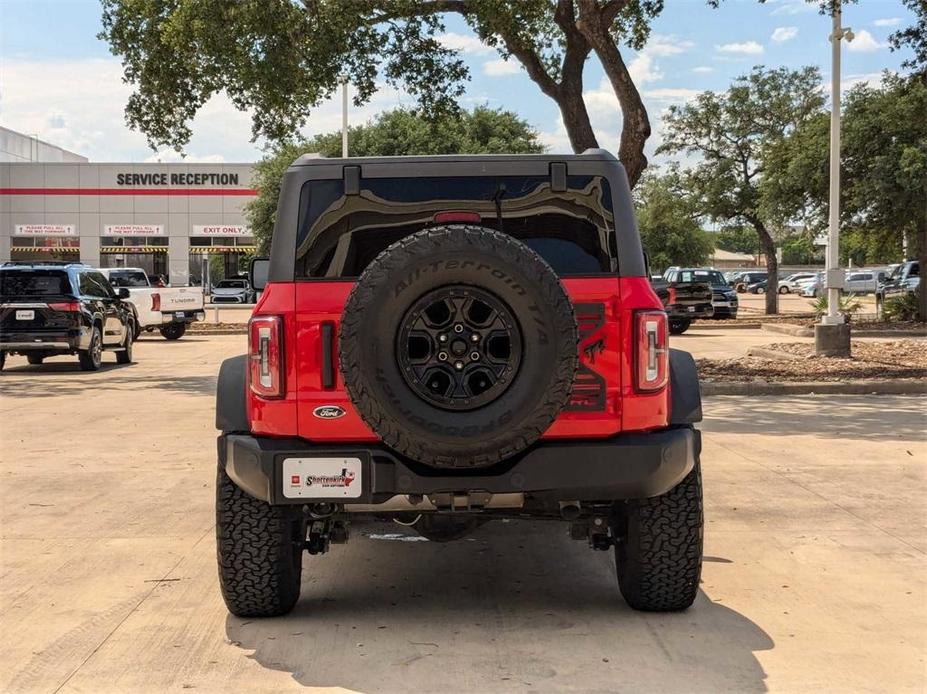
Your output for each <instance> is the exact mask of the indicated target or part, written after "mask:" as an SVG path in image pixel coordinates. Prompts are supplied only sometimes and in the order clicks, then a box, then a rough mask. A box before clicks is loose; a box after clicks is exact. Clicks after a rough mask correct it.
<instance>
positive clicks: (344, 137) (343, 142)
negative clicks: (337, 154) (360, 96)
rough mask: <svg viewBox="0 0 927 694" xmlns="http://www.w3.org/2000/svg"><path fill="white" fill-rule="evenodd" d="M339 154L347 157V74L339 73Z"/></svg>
mask: <svg viewBox="0 0 927 694" xmlns="http://www.w3.org/2000/svg"><path fill="white" fill-rule="evenodd" d="M341 156H342V157H344V158H345V159H347V158H348V76H347V75H341Z"/></svg>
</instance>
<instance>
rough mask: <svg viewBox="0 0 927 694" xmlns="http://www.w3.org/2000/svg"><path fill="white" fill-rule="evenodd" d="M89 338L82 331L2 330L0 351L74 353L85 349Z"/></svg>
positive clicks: (75, 329)
mask: <svg viewBox="0 0 927 694" xmlns="http://www.w3.org/2000/svg"><path fill="white" fill-rule="evenodd" d="M89 343H90V339H89V336H87V335H85V334H84V331H83V330H80V329H77V328H73V329H67V328H65V329H61V330H4V331H3V335H2V336H0V350H3V351H4V352H19V353H21V354H26V353H28V352H76V351H77V350H80V349H87V347H88V346H89Z"/></svg>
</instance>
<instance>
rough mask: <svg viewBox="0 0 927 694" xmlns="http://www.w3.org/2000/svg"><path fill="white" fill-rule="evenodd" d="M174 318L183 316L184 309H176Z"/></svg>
mask: <svg viewBox="0 0 927 694" xmlns="http://www.w3.org/2000/svg"><path fill="white" fill-rule="evenodd" d="M174 318H183V311H174Z"/></svg>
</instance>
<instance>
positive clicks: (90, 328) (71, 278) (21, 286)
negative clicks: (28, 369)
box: [0, 263, 135, 371]
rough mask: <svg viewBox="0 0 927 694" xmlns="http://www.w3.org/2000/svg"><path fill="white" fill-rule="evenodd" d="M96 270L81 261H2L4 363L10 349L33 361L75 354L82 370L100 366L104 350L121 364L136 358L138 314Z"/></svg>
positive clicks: (0, 353) (0, 359)
mask: <svg viewBox="0 0 927 694" xmlns="http://www.w3.org/2000/svg"><path fill="white" fill-rule="evenodd" d="M128 295H129V292H128V290H126V289H118V290H114V289H113V287H112V286H111V285H110V283H109V281H108V280H107V279H106V278H105V277H104V276H103V275H102V274H101V273H100V272H99V271H97V270H94V269H93V268H90V267H87V266H86V265H79V264H67V265H65V264H61V265H57V264H51V263H34V264H12V263H11V264H6V265H3V266H0V368H3V364H4V362H5V361H6V355H7V353H11V354H23V355H25V356H26V358H27V359H28V360H29V363H30V364H41V363H42V360H43V359H45V357H51V356H55V355H58V354H77V358H78V359H79V360H80V367H81V369H83V370H84V371H96V370H97V369H99V368H100V366H101V364H102V357H103V355H102V352H103V350H104V349H112V350H115V351H116V361H117V362H118V363H119V364H129V363H131V361H132V336H133V335H134V332H133V331H134V327H135V317H134V316H135V314H134V313H133V310H132V305H131V304H129V303H127V302H124V301H122V299H125V298H127V297H128Z"/></svg>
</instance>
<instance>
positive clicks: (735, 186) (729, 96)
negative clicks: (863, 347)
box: [657, 66, 824, 313]
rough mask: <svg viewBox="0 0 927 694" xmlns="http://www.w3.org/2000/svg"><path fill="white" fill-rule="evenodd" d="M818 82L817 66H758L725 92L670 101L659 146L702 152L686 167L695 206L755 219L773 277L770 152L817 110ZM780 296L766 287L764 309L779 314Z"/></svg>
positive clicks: (716, 216) (718, 215)
mask: <svg viewBox="0 0 927 694" xmlns="http://www.w3.org/2000/svg"><path fill="white" fill-rule="evenodd" d="M820 87H821V76H820V73H819V72H818V69H817V68H815V67H805V68H802V69H799V70H790V69H788V68H777V69H765V68H763V67H762V66H758V67H755V68H753V70H752V71H751V72H750V73H748V74H746V75H743V76H742V77H739V78H737V79H736V80H735V81H734V83H733V84H732V85H731V87H730V88H729V89H728V90H727V91H726V92H723V93H715V92H702V93H701V94H699V95H697V96H696V97H695V99H693V100H692V101H691V102H689V103H688V104H686V105H684V106H671V107H670V109H669V112H668V113H667V115H666V117H665V118H664V127H665V131H666V134H665V137H664V141H663V144H662V145H661V146H660V148H659V149H658V150H657V151H658V152H664V153H670V154H678V153H682V152H685V153H689V154H693V155H696V156H697V161H696V163H695V164H693V165H692V166H691V167H689V168H688V169H687V170H686V171H685V174H686V186H687V188H688V189H689V190H691V191H692V193H693V196H694V200H695V206H696V209H697V211H698V212H699V213H700V214H703V215H705V216H707V217H710V218H711V219H713V220H716V221H719V222H721V223H723V224H726V225H732V224H733V225H739V224H747V225H749V226H751V227H752V228H753V229H754V230H755V231H756V234H757V237H758V240H759V246H760V249H761V250H762V252H763V254H764V256H765V257H766V266H767V268H768V270H769V273H770V275H771V276H775V274H776V272H777V270H778V263H777V258H776V244H775V240H774V239H773V237H772V234H771V233H770V230H769V227H768V221H769V220H768V219H767V218H766V217H765V216H764V212H763V209H762V207H761V195H760V182H761V181H762V179H763V176H764V173H765V171H766V170H767V166H766V152H767V151H768V148H769V147H770V146H771V145H773V144H774V143H776V142H778V141H779V140H781V139H782V138H784V137H786V136H787V135H788V134H789V133H790V132H792V131H793V130H794V129H795V128H796V127H798V126H800V125H801V124H802V123H804V122H805V121H807V120H808V119H809V118H812V117H813V116H815V115H816V114H817V113H819V111H820V109H821V107H822V106H823V103H824V98H823V96H822V95H821V90H820ZM777 298H778V295H777V293H776V292H767V294H766V312H767V313H776V311H777Z"/></svg>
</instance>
